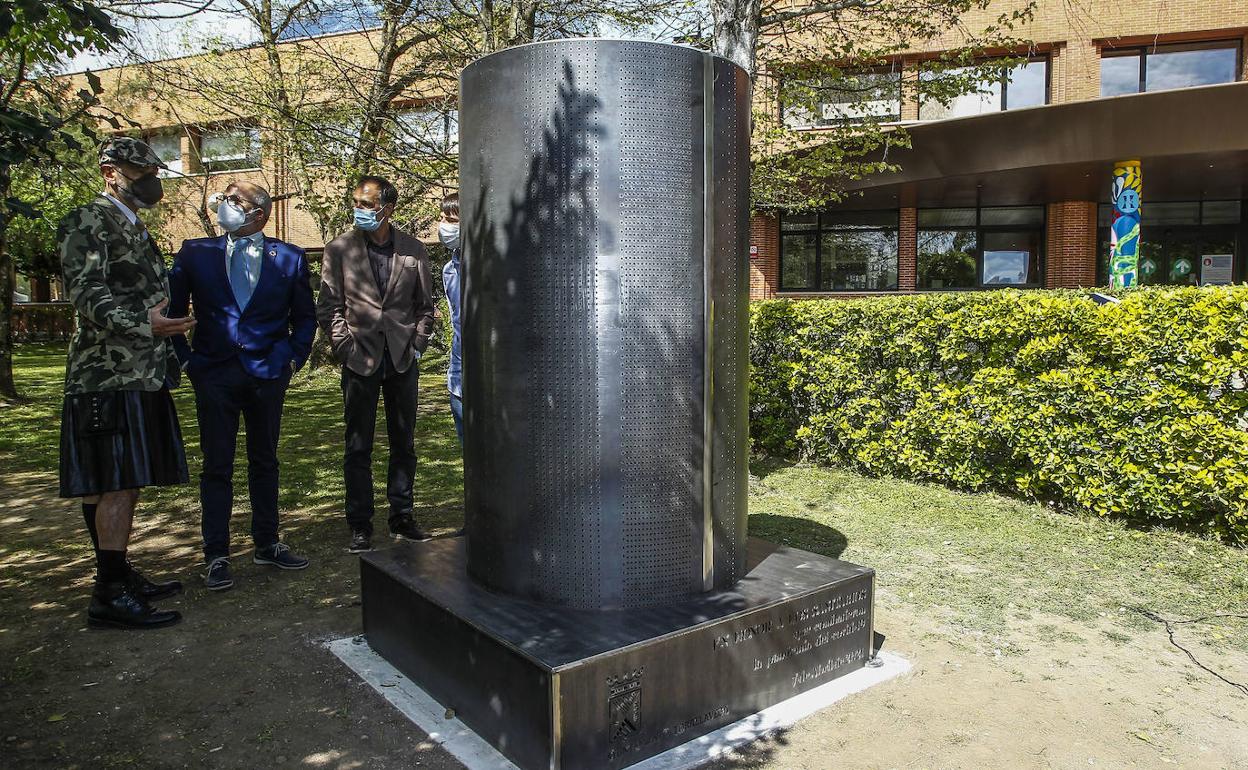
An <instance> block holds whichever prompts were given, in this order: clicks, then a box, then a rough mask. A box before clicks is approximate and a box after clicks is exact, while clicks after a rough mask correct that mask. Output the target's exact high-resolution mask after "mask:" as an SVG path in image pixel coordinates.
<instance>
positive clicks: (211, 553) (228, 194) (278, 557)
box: [169, 182, 316, 591]
mask: <svg viewBox="0 0 1248 770" xmlns="http://www.w3.org/2000/svg"><path fill="white" fill-rule="evenodd" d="M220 197H221V200H220V204H219V206H218V207H217V222H218V223H219V224H220V226H221V229H222V230H223V231H224V232H225V235H222V236H220V237H218V238H197V239H193V240H188V241H185V242H183V244H182V248H181V250H180V251H178V255H177V257H175V258H174V261H173V268H172V270H170V272H169V284H170V290H171V293H172V300H171V303H170V308H171V312H173V313H176V314H181V313H184V312H186V309H187V304H188V302H189V303H190V304H191V306H192V307H193V308H194V312H195V317H196V319H197V320H198V322H199V325H198V327H197V328H196V329H195V333H194V335H192V337H191V341H190V342H189V343H188V342H187V340H186V338H185V337H183V336H180V337H175V338H174V341H173V343H174V347H175V348H176V349H177V353H178V358H179V360H180V361H181V363H182V366H183V368H184V370H185V372H186V375H187V377H188V378H189V379H190V381H191V385H192V387H193V388H194V389H195V411H196V414H197V415H198V417H199V436H200V444H201V445H202V449H203V453H204V465H203V472H202V473H201V474H200V477H199V500H200V507H201V509H202V530H203V538H204V561H205V563H206V564H207V565H208V569H207V572H206V573H205V575H204V582H205V584H206V585H207V587H208V588H209V589H210V590H213V591H223V590H226V589H228V588H230V587H232V586H233V585H234V577H233V575H232V574H231V572H230V516H231V514H232V513H233V506H234V483H233V479H234V453H235V447H236V445H237V442H238V425H239V418H240V417H241V418H242V421H243V422H244V423H245V424H246V427H247V488H248V492H249V496H250V501H251V539H252V542H253V543H254V544H255V552H254V554H253V555H252V561H253V562H254V563H256V564H261V565H266V566H270V567H276V568H279V569H283V570H299V569H303V568H305V567H307V566H308V560H307V559H306V558H304V557H302V556H299V555H298V554H296V553H294V552H293V551H291V550H290V548H289V546H287V545H286V544H285V543H283V542H281V540H280V539H279V538H278V503H277V499H278V495H277V488H278V461H277V441H278V436H279V435H280V433H281V426H282V407H283V404H284V403H285V399H286V389H287V388H288V387H289V385H290V378H291V375H293V374H294V373H295V372H296V371H298V370H299V369H300V368H302V367H303V364H304V363H305V362H306V361H307V360H308V355H309V354H310V353H311V352H312V338H313V336H314V335H315V334H316V303H315V301H314V300H313V298H312V285H311V282H310V274H309V272H308V262H307V258H306V257H305V255H304V252H303V249H300V248H299V247H297V246H292V245H290V244H289V243H286V242H284V241H279V240H278V239H276V238H269V237H266V236H265V235H264V226H265V224H267V223H268V221H269V215H270V213H271V212H272V209H273V200H272V198H271V197H270V196H269V193H268V192H267V191H266V190H265V189H264V188H262V187H259V186H257V185H254V184H250V183H247V182H235V183H233V184H231V185H230V186H229V187H227V188H226V189H225V192H224V193H222V194H221V196H220Z"/></svg>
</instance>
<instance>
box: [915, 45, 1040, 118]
mask: <svg viewBox="0 0 1248 770" xmlns="http://www.w3.org/2000/svg"><path fill="white" fill-rule="evenodd" d="M967 72H969V69H968V68H965V67H963V68H958V69H952V70H945V71H944V72H941V73H937V72H932V73H923V74H922V75H921V76H920V77H921V78H923V79H925V80H927V79H935V78H939V77H940V76H941V75H963V74H966V73H967ZM1048 102H1049V60H1048V57H1037V58H1034V59H1030V60H1028V61H1025V62H1023V63H1022V64H1019V65H1016V66H1014V67H1010V68H1009V69H1006V70H1005V71H1004V72H1003V73H1002V75H1001V78H1000V80H992V81H990V82H987V83H981V84H980V87H979V89H978V90H976V91H974V92H972V93H969V94H961V95H959V96H955V97H953V99H952V100H950V102H949V104H947V105H946V104H941V103H940V101H939V100H937V99H934V98H926V99H922V100H920V103H919V120H944V119H947V118H964V117H969V116H971V115H982V114H984V113H987V112H1000V111H1001V110H1014V109H1019V108H1021V107H1038V106H1041V105H1044V104H1048Z"/></svg>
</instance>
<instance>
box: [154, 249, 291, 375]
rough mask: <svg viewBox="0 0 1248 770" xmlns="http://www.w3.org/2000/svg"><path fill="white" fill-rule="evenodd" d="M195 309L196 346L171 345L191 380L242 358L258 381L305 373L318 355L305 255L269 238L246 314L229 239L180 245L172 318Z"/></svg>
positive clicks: (172, 274) (173, 273)
mask: <svg viewBox="0 0 1248 770" xmlns="http://www.w3.org/2000/svg"><path fill="white" fill-rule="evenodd" d="M188 303H192V304H193V305H194V307H195V320H196V321H197V323H196V325H195V331H194V332H192V334H191V341H190V343H187V341H186V337H184V336H178V337H174V338H173V346H174V350H176V351H177V354H178V359H179V360H180V361H181V362H182V365H183V366H184V367H185V368H186V371H187V373H188V374H190V375H192V376H193V375H194V374H195V372H196V370H197V369H200V368H201V367H207V366H211V365H213V364H220V363H222V362H225V361H229V360H230V359H232V358H237V359H238V360H239V362H240V363H241V364H242V365H243V368H244V369H245V370H246V371H247V372H248V373H249V374H251V375H252V376H253V377H259V378H261V379H266V380H271V379H276V378H277V377H280V376H281V375H282V374H283V372H284V370H285V368H286V367H287V366H288V365H289V364H291V363H294V365H295V369H296V370H297V369H300V368H301V367H302V366H303V364H304V362H306V361H307V360H308V355H309V354H310V353H311V352H312V337H313V336H314V335H315V334H316V303H315V302H314V301H313V299H312V284H311V282H310V279H309V274H308V260H307V257H306V256H305V255H304V253H303V249H301V248H299V247H298V246H292V245H290V244H289V243H286V242H285V241H279V240H277V239H276V238H267V237H266V238H265V239H264V252H263V254H262V255H261V267H260V278H259V280H258V281H257V282H256V288H255V290H254V291H253V292H252V295H251V299H250V300H249V301H248V303H247V307H246V309H244V310H240V309H239V307H238V302H237V301H236V300H235V299H234V290H233V289H232V288H231V287H230V277H229V274H228V273H227V272H226V267H225V236H221V237H220V238H195V239H192V240H188V241H183V242H182V248H181V249H180V250H179V251H178V255H177V256H176V257H174V259H173V268H172V269H171V270H170V271H169V316H170V317H171V318H177V317H180V316H184V315H186V313H187V305H188Z"/></svg>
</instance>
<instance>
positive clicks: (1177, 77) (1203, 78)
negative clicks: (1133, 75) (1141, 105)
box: [1144, 46, 1239, 91]
mask: <svg viewBox="0 0 1248 770" xmlns="http://www.w3.org/2000/svg"><path fill="white" fill-rule="evenodd" d="M1238 60H1239V49H1238V48H1237V47H1233V46H1232V47H1226V48H1206V49H1203V50H1189V51H1184V50H1177V51H1176V50H1173V49H1166V48H1159V49H1158V50H1157V52H1156V53H1149V54H1147V59H1146V62H1147V64H1146V66H1147V70H1146V73H1147V74H1146V76H1145V86H1144V87H1145V89H1146V90H1148V91H1163V90H1166V89H1169V88H1189V87H1191V86H1207V85H1212V84H1214V83H1231V82H1234V81H1235V79H1236V78H1235V75H1236V70H1237V69H1238V67H1237V64H1238Z"/></svg>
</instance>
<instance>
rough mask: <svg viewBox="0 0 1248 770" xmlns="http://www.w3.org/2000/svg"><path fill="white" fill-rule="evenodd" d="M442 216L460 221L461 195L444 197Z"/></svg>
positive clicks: (454, 194) (449, 194) (454, 193)
mask: <svg viewBox="0 0 1248 770" xmlns="http://www.w3.org/2000/svg"><path fill="white" fill-rule="evenodd" d="M442 215H443V216H447V217H455V218H456V219H459V193H457V192H453V193H447V194H446V195H443V196H442Z"/></svg>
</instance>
